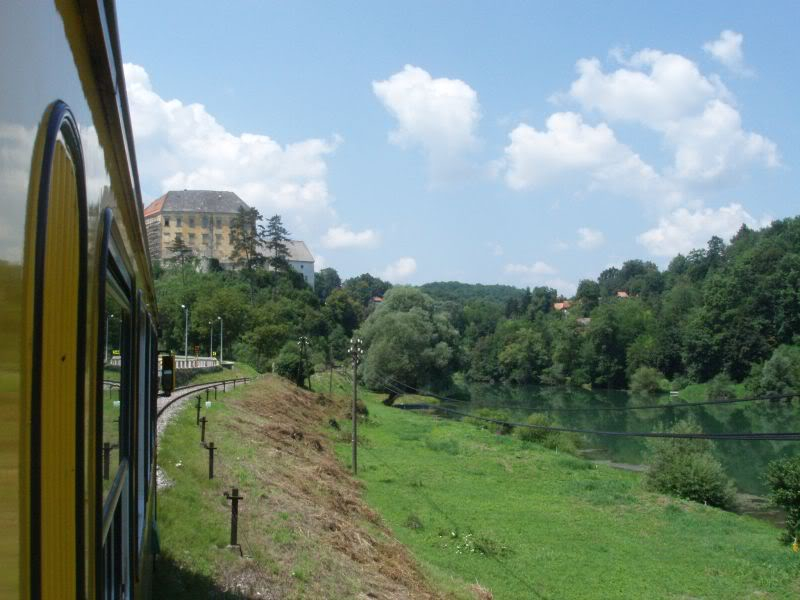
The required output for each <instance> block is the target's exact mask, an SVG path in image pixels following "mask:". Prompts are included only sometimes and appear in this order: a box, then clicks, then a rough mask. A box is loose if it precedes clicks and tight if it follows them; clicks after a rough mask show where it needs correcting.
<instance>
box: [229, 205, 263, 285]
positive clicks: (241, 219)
mask: <svg viewBox="0 0 800 600" xmlns="http://www.w3.org/2000/svg"><path fill="white" fill-rule="evenodd" d="M261 220H262V217H261V213H259V212H258V210H257V209H256V208H245V207H243V206H242V207H240V208H239V213H238V214H237V215H236V216H235V217H233V218H232V219H231V238H232V244H233V252H232V253H231V260H232V261H233V263H234V264H235V265H236V266H237V267H239V268H244V269H247V270H248V271H249V270H252V269H253V268H254V267H257V266H260V265H263V264H264V261H265V258H264V255H263V254H261V248H262V247H263V246H264V243H265V234H264V226H263V225H261Z"/></svg>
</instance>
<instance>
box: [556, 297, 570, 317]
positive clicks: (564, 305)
mask: <svg viewBox="0 0 800 600" xmlns="http://www.w3.org/2000/svg"><path fill="white" fill-rule="evenodd" d="M570 308H572V302H570V301H569V300H562V301H561V302H556V303H555V304H553V310H555V311H560V312H563V313H564V314H567V311H568V310H569V309H570Z"/></svg>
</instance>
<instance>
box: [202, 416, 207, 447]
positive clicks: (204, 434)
mask: <svg viewBox="0 0 800 600" xmlns="http://www.w3.org/2000/svg"><path fill="white" fill-rule="evenodd" d="M206 422H207V421H206V418H205V417H201V418H200V443H203V442H205V441H206Z"/></svg>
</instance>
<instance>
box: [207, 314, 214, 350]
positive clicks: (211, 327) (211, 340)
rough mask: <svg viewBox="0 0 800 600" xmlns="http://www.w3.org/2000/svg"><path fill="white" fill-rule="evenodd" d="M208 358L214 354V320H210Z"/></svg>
mask: <svg viewBox="0 0 800 600" xmlns="http://www.w3.org/2000/svg"><path fill="white" fill-rule="evenodd" d="M208 335H209V336H210V337H209V340H208V358H211V357H212V356H214V321H209V322H208Z"/></svg>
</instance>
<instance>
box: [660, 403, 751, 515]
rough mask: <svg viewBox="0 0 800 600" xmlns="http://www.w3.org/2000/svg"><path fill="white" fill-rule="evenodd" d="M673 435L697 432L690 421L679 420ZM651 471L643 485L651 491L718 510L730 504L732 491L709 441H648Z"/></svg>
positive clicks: (732, 497)
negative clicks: (714, 507)
mask: <svg viewBox="0 0 800 600" xmlns="http://www.w3.org/2000/svg"><path fill="white" fill-rule="evenodd" d="M671 431H672V432H673V433H700V427H699V426H698V425H697V424H696V423H695V422H693V421H691V420H688V419H687V420H684V421H679V422H678V423H677V424H676V425H675V427H673V428H672V430H671ZM648 445H649V446H650V451H651V456H650V470H649V471H648V472H647V477H646V482H647V485H648V487H650V488H651V489H653V490H655V491H658V492H661V493H663V494H670V495H672V496H678V497H680V498H685V499H687V500H694V501H695V502H702V503H704V504H710V505H711V506H718V507H720V508H730V507H731V506H732V505H733V501H734V493H735V488H734V486H733V482H732V481H731V480H730V478H728V476H727V474H726V473H725V470H724V468H723V467H722V464H721V463H720V462H719V461H718V460H717V459H716V457H715V456H714V454H713V452H712V447H711V442H710V441H709V440H693V439H657V438H654V439H651V440H650V441H649V442H648Z"/></svg>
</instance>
